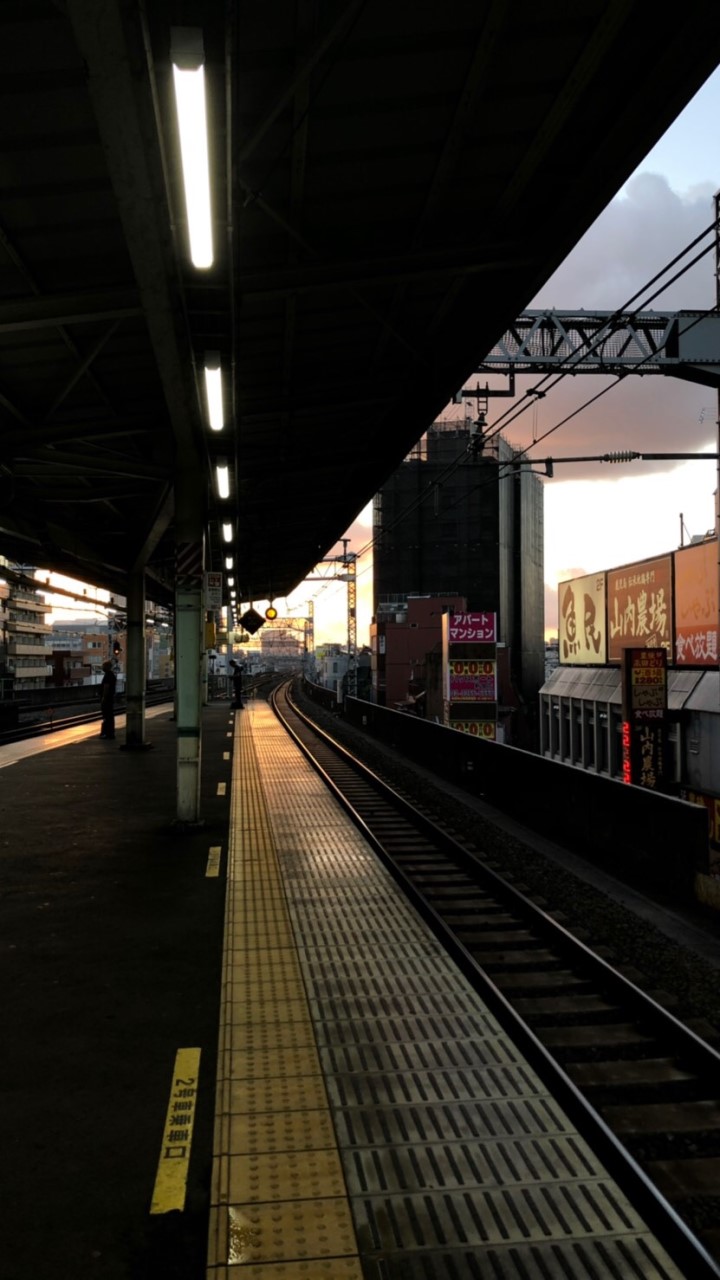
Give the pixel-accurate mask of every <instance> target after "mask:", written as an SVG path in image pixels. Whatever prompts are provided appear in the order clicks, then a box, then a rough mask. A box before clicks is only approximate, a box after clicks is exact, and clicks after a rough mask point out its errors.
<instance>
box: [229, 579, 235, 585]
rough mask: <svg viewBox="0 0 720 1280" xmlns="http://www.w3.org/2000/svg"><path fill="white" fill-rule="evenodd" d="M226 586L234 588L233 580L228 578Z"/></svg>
mask: <svg viewBox="0 0 720 1280" xmlns="http://www.w3.org/2000/svg"><path fill="white" fill-rule="evenodd" d="M228 586H229V587H234V586H235V579H234V578H228Z"/></svg>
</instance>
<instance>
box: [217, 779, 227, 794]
mask: <svg viewBox="0 0 720 1280" xmlns="http://www.w3.org/2000/svg"><path fill="white" fill-rule="evenodd" d="M226 788H227V782H218V789H217V794H218V795H219V796H224V795H225V790H226Z"/></svg>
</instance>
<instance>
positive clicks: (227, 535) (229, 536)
mask: <svg viewBox="0 0 720 1280" xmlns="http://www.w3.org/2000/svg"><path fill="white" fill-rule="evenodd" d="M222 536H223V542H232V540H233V527H232V525H231V524H224V525H223V527H222Z"/></svg>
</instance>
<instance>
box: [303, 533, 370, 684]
mask: <svg viewBox="0 0 720 1280" xmlns="http://www.w3.org/2000/svg"><path fill="white" fill-rule="evenodd" d="M340 541H341V542H342V544H343V553H342V555H341V556H325V559H324V560H319V561H318V564H341V565H342V567H343V570H344V572H343V573H335V574H333V575H332V577H329V578H325V577H322V576H309V577H307V578H306V579H305V581H306V582H333V581H336V582H346V583H347V649H348V668H347V677H348V679H347V690H348V695H349V696H350V697H351V698H355V697H357V573H356V568H357V553H356V552H355V551H348V549H347V548H348V542H349V538H341V539H340ZM311 619H312V615H311Z"/></svg>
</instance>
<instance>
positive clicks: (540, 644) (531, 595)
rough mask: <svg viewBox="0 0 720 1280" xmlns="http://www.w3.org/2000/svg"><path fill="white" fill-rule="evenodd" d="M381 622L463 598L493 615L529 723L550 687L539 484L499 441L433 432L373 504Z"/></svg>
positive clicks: (459, 425)
mask: <svg viewBox="0 0 720 1280" xmlns="http://www.w3.org/2000/svg"><path fill="white" fill-rule="evenodd" d="M373 524H374V529H373V534H374V570H373V591H374V595H373V612H374V617H375V621H376V622H378V623H380V622H381V621H382V620H383V619H385V618H388V617H392V618H395V617H397V616H399V615H401V614H402V613H403V612H404V611H405V607H406V602H407V599H408V597H410V596H429V595H438V594H444V595H447V596H460V597H463V598H464V599H465V600H466V602H467V608H468V610H469V611H476V610H477V611H488V612H492V613H496V614H497V618H498V642H499V644H501V645H502V646H504V647H506V649H507V651H508V670H509V679H510V683H511V686H512V688H511V690H508V696H509V695H510V693H511V692H512V695H514V699H518V700H519V702H520V705H521V706H524V707H526V708H527V711H528V716H529V717H530V718H532V716H533V714H534V709H535V707H536V704H537V696H538V691H539V689H540V686H541V684H542V682H543V679H544V660H545V644H544V587H543V492H542V483H541V481H540V479H539V477H538V476H536V475H535V474H533V473H532V472H531V471H530V470H529V468H528V467H527V465H525V466H522V465H520V462H519V460H518V459H517V456H516V451H515V450H514V449H513V448H512V446H511V445H510V444H508V442H507V441H506V440H504V439H503V438H502V436H496V437H495V438H494V439H493V440H492V441H490V442H489V443H485V442H484V441H483V439H482V437H481V435H480V434H479V433H478V432H477V430H476V428H475V426H474V425H473V424H470V423H468V422H466V421H438V422H435V423H433V425H432V426H431V427H430V428H429V430H428V431H427V432H426V434H425V435H424V436H423V437H422V439H421V440H420V441H419V443H418V444H417V446H416V447H415V448H414V449H413V451H412V452H411V453H410V454H409V455H408V457H407V458H406V459H405V460H404V462H402V463H401V465H400V466H399V467H398V468H397V470H396V471H395V472H394V473H393V474H392V475H391V476H390V478H389V479H388V480H387V482H386V483H385V484H384V485H383V487H382V489H381V490H380V492H379V493H378V495H377V497H376V499H375V504H374V517H373Z"/></svg>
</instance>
